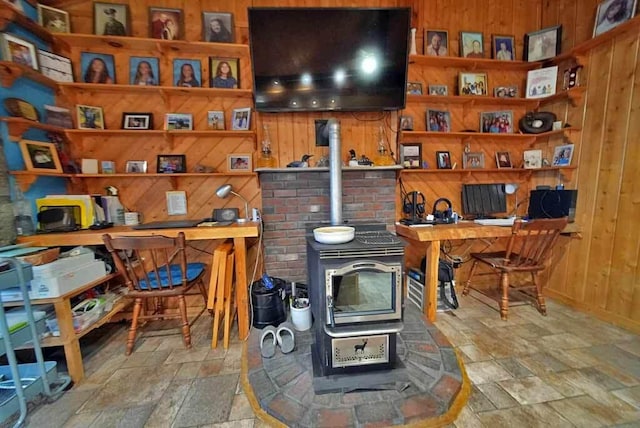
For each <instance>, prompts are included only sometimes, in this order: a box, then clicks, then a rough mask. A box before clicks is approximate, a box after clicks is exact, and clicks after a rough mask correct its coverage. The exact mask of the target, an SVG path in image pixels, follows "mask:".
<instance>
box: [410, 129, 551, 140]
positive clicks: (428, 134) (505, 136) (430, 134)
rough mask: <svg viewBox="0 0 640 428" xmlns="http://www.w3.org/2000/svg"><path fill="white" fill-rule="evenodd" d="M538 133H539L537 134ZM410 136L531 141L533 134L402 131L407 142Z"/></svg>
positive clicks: (534, 136)
mask: <svg viewBox="0 0 640 428" xmlns="http://www.w3.org/2000/svg"><path fill="white" fill-rule="evenodd" d="M538 135H539V134H538ZM411 138H439V139H458V140H513V141H523V142H533V141H534V140H535V138H536V135H534V134H513V133H511V134H494V133H489V132H433V131H402V134H401V139H402V141H404V142H409V139H411Z"/></svg>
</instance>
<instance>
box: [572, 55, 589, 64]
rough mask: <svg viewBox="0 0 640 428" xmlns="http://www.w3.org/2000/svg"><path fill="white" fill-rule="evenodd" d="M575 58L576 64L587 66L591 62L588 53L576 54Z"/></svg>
mask: <svg viewBox="0 0 640 428" xmlns="http://www.w3.org/2000/svg"><path fill="white" fill-rule="evenodd" d="M574 58H575V60H576V64H577V65H579V66H581V67H585V66H586V65H587V64H589V57H588V55H586V54H576V55H575V56H574Z"/></svg>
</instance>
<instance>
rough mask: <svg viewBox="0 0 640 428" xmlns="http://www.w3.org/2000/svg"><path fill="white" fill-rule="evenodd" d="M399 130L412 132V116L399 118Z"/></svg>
mask: <svg viewBox="0 0 640 428" xmlns="http://www.w3.org/2000/svg"><path fill="white" fill-rule="evenodd" d="M400 130H401V131H413V116H400Z"/></svg>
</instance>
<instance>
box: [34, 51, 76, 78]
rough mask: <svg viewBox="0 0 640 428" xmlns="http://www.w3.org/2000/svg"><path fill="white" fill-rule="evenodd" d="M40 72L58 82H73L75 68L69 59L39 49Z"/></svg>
mask: <svg viewBox="0 0 640 428" xmlns="http://www.w3.org/2000/svg"><path fill="white" fill-rule="evenodd" d="M38 64H39V65H40V72H41V73H42V74H43V75H45V76H47V77H48V78H49V79H51V80H55V81H56V82H73V66H72V65H71V60H70V59H69V58H67V57H64V56H61V55H58V54H54V53H53V52H47V51H44V50H42V49H38Z"/></svg>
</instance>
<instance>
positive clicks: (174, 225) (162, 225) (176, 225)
mask: <svg viewBox="0 0 640 428" xmlns="http://www.w3.org/2000/svg"><path fill="white" fill-rule="evenodd" d="M200 223H202V220H161V221H151V222H149V223H143V224H137V225H135V226H131V228H132V229H134V230H144V229H185V228H188V227H196V226H197V225H198V224H200Z"/></svg>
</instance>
